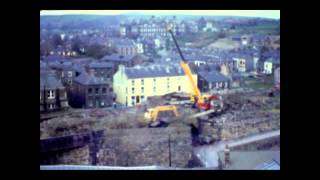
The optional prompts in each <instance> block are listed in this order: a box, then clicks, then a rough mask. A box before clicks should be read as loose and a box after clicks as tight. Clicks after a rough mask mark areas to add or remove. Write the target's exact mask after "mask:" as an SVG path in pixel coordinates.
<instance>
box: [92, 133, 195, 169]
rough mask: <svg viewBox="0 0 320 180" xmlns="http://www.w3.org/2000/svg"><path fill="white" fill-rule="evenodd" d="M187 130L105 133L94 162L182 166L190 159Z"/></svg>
mask: <svg viewBox="0 0 320 180" xmlns="http://www.w3.org/2000/svg"><path fill="white" fill-rule="evenodd" d="M191 155H192V146H191V137H190V129H189V128H187V127H185V128H179V129H176V128H172V127H170V128H161V129H159V128H141V129H124V130H110V131H107V132H106V136H105V139H104V142H103V145H102V147H101V149H100V151H99V152H98V155H97V156H98V164H99V165H108V166H144V165H154V164H156V165H160V166H166V167H168V166H170V164H171V167H186V166H187V164H188V163H189V161H190V160H191Z"/></svg>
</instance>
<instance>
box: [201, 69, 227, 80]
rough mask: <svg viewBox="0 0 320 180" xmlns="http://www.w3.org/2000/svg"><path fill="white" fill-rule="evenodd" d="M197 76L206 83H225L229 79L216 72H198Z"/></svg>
mask: <svg viewBox="0 0 320 180" xmlns="http://www.w3.org/2000/svg"><path fill="white" fill-rule="evenodd" d="M198 74H199V76H201V77H202V78H203V79H205V80H206V81H207V82H225V81H229V79H228V78H227V77H226V76H224V75H223V74H221V73H219V72H218V71H209V72H207V71H200V72H198Z"/></svg>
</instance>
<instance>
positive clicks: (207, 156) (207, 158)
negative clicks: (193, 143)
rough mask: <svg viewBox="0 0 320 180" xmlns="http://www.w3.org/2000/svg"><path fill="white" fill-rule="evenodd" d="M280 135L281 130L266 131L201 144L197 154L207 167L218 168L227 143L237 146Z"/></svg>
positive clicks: (196, 150)
mask: <svg viewBox="0 0 320 180" xmlns="http://www.w3.org/2000/svg"><path fill="white" fill-rule="evenodd" d="M276 136H280V130H275V131H270V132H266V133H261V134H256V135H252V136H249V137H245V138H241V139H234V140H227V141H220V142H219V143H216V144H213V145H208V146H200V147H195V148H194V153H195V155H196V156H197V157H198V158H199V159H200V161H201V162H202V163H203V164H204V166H205V167H207V168H217V167H218V165H219V161H218V160H219V159H218V152H220V151H223V150H224V148H225V145H226V144H228V145H229V147H230V148H231V147H235V146H239V145H243V144H247V143H252V142H255V141H260V140H263V139H267V138H272V137H276Z"/></svg>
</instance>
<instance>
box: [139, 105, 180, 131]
mask: <svg viewBox="0 0 320 180" xmlns="http://www.w3.org/2000/svg"><path fill="white" fill-rule="evenodd" d="M160 112H173V113H174V115H175V117H177V116H179V114H178V111H177V108H176V106H174V105H167V106H157V107H155V108H150V109H148V110H147V112H145V114H144V117H145V119H146V120H147V121H149V122H150V123H149V127H160V125H161V124H163V122H162V120H161V119H158V115H159V113H160ZM166 124H167V122H166Z"/></svg>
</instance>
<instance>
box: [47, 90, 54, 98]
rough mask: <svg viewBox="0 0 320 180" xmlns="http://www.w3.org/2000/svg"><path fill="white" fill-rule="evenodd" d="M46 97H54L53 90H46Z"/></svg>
mask: <svg viewBox="0 0 320 180" xmlns="http://www.w3.org/2000/svg"><path fill="white" fill-rule="evenodd" d="M48 99H54V91H53V90H49V91H48Z"/></svg>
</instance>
